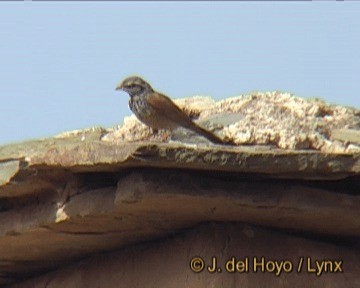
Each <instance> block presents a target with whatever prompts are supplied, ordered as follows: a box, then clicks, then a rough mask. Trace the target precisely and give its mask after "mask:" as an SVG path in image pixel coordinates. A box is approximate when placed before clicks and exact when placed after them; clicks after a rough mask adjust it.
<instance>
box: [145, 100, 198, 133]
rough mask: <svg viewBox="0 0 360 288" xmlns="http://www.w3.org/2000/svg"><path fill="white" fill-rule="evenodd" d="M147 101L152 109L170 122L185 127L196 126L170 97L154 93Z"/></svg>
mask: <svg viewBox="0 0 360 288" xmlns="http://www.w3.org/2000/svg"><path fill="white" fill-rule="evenodd" d="M147 100H148V103H149V104H150V105H151V107H152V108H154V109H155V110H157V111H158V112H159V113H161V114H162V115H166V117H167V118H169V120H171V121H174V122H176V123H178V124H180V123H181V124H182V125H181V126H183V127H190V126H192V125H194V124H193V122H192V121H191V119H190V118H189V117H188V116H187V115H186V114H185V112H183V111H182V110H181V109H180V108H179V107H178V106H177V105H176V104H175V103H174V102H173V101H172V100H171V99H170V98H169V97H167V96H165V95H163V94H160V93H152V94H150V95H148V97H147Z"/></svg>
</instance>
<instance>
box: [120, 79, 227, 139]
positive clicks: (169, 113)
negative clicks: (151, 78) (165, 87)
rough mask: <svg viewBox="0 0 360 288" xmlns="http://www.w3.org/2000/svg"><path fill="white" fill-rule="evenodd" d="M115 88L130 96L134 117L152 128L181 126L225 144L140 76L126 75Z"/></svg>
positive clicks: (130, 105)
mask: <svg viewBox="0 0 360 288" xmlns="http://www.w3.org/2000/svg"><path fill="white" fill-rule="evenodd" d="M116 90H123V91H125V92H127V93H128V94H129V96H130V100H129V107H130V109H131V110H132V111H133V112H134V114H135V115H136V117H137V118H138V119H139V120H140V121H141V122H143V123H144V124H146V125H148V126H150V127H151V128H153V129H156V130H157V129H166V130H170V131H172V130H174V129H176V128H178V127H183V128H186V129H189V130H192V131H194V132H195V133H197V134H199V135H201V136H203V137H205V138H206V139H208V140H209V141H211V142H213V143H216V144H227V143H226V142H224V141H223V140H222V139H220V138H219V137H218V136H216V135H215V134H213V133H212V132H210V131H208V130H206V129H204V128H202V127H200V126H199V125H197V124H196V123H194V122H193V121H192V120H191V119H190V117H189V116H188V115H187V114H186V113H185V112H184V111H182V110H181V109H180V108H179V107H178V106H177V105H176V104H175V103H174V102H173V101H172V100H171V99H170V98H169V97H167V96H165V95H163V94H161V93H158V92H156V91H154V90H153V88H152V87H151V86H150V84H149V83H147V82H146V81H145V80H143V79H141V78H140V77H136V76H134V77H128V78H126V79H125V80H124V81H122V82H121V83H120V84H119V85H118V86H117V87H116Z"/></svg>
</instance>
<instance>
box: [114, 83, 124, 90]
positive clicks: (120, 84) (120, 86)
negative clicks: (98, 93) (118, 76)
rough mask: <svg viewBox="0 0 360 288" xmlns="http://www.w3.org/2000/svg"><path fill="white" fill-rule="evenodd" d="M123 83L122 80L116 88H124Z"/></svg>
mask: <svg viewBox="0 0 360 288" xmlns="http://www.w3.org/2000/svg"><path fill="white" fill-rule="evenodd" d="M123 88H124V87H123V85H122V82H120V83H119V84H118V85H116V88H115V90H123Z"/></svg>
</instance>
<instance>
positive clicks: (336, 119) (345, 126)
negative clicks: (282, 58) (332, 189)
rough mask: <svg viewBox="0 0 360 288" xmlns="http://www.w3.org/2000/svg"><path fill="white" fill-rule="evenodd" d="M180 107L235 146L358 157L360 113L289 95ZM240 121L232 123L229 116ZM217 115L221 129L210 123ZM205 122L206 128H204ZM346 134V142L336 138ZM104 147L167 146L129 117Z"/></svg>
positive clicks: (194, 101) (199, 101)
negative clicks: (111, 143) (148, 142)
mask: <svg viewBox="0 0 360 288" xmlns="http://www.w3.org/2000/svg"><path fill="white" fill-rule="evenodd" d="M176 103H177V104H178V105H179V106H180V107H181V108H182V109H183V110H184V111H185V112H186V113H187V114H188V115H189V116H191V117H192V118H197V119H198V121H199V123H200V124H203V126H205V127H208V128H210V130H212V131H214V132H216V133H217V134H218V135H219V136H220V137H223V138H224V139H227V140H229V141H232V142H233V143H234V144H235V145H240V144H241V145H244V144H245V145H272V146H275V147H278V148H281V149H296V150H301V149H313V150H318V151H322V152H326V153H333V152H335V153H336V152H339V153H341V152H360V136H359V133H360V132H359V131H360V110H357V109H354V108H350V107H342V106H337V105H330V104H326V103H325V102H324V101H322V100H320V99H303V98H299V97H295V96H293V95H291V94H289V93H281V92H268V93H253V94H251V95H243V96H238V97H233V98H228V99H225V100H221V101H218V102H215V101H214V100H212V99H211V98H207V97H200V96H198V97H194V98H187V99H179V100H177V101H176ZM234 114H238V115H239V117H238V119H236V120H234V121H233V122H230V123H229V122H228V117H229V115H232V117H233V115H234ZM214 115H217V116H218V118H220V121H219V123H217V124H218V125H215V126H214V125H211V123H210V124H209V123H206V119H208V118H209V117H214ZM204 122H205V123H204ZM341 131H344V133H345V131H346V135H345V134H344V133H342V135H343V136H344V137H337V135H339V133H341ZM103 139H104V140H106V141H115V142H119V141H141V140H155V141H164V139H166V134H164V131H161V132H160V134H157V135H154V134H153V133H152V131H151V129H149V128H148V127H146V126H145V125H143V124H141V123H140V122H139V121H138V120H137V119H136V117H135V116H133V115H132V116H130V117H126V118H125V120H124V124H123V125H122V126H117V127H114V128H113V129H110V130H109V133H108V134H107V135H105V136H104V137H103Z"/></svg>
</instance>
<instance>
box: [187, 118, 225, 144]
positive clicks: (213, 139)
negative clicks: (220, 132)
mask: <svg viewBox="0 0 360 288" xmlns="http://www.w3.org/2000/svg"><path fill="white" fill-rule="evenodd" d="M193 124H195V123H193ZM190 129H191V130H193V131H194V132H196V133H198V134H200V135H201V136H203V137H205V138H206V139H208V140H209V141H210V142H212V143H214V144H222V145H228V144H229V143H228V142H226V141H224V140H223V139H221V138H219V137H218V136H216V135H215V134H214V133H212V132H210V131H208V130H206V129H204V128H202V127H200V126H199V125H197V124H195V125H192V127H191V128H190Z"/></svg>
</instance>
